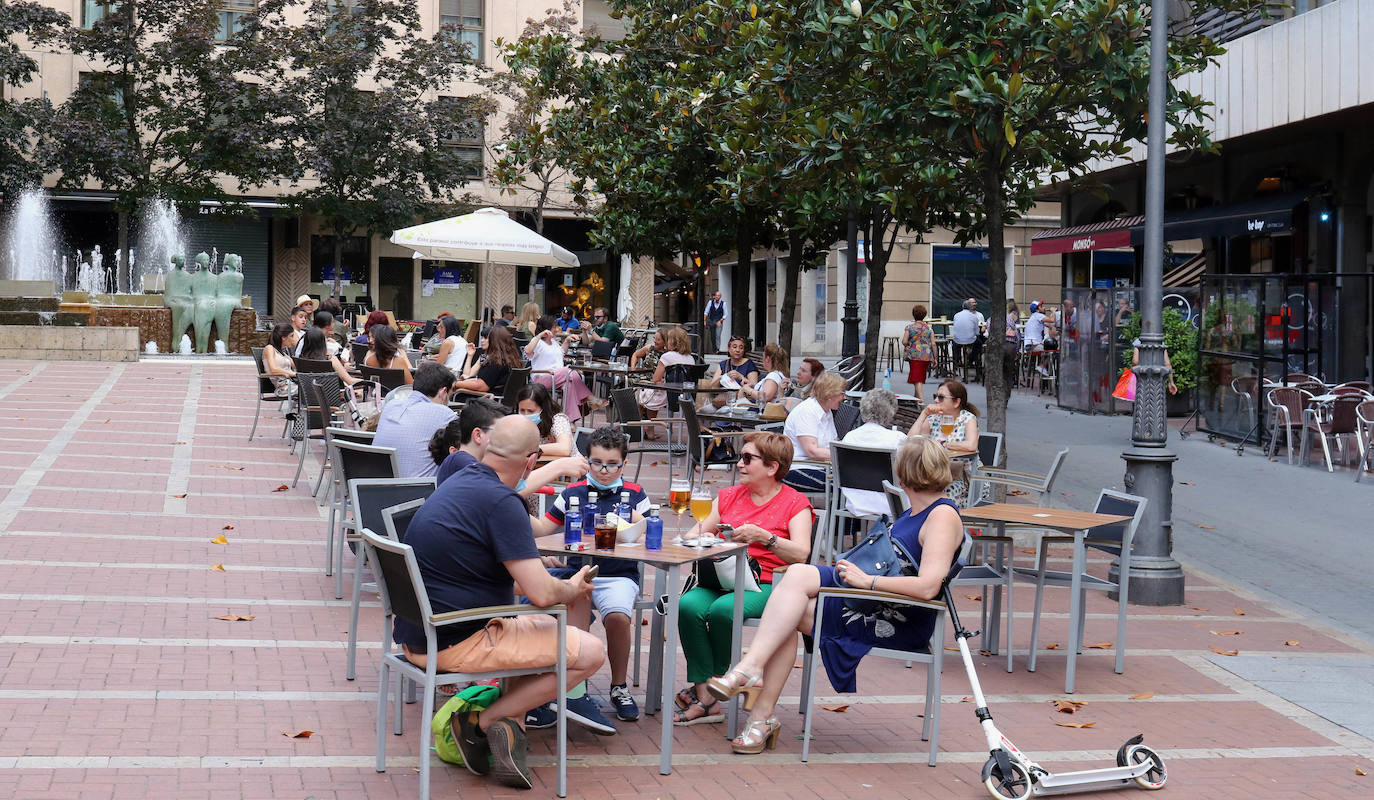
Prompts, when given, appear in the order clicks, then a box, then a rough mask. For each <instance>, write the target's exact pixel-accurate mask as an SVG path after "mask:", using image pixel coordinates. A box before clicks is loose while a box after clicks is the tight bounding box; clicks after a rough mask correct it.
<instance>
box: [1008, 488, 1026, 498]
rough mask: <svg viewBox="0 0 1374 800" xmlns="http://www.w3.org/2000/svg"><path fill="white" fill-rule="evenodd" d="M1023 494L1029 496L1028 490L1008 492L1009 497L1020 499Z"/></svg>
mask: <svg viewBox="0 0 1374 800" xmlns="http://www.w3.org/2000/svg"><path fill="white" fill-rule="evenodd" d="M1023 494H1027V492H1026V490H1024V489H1012V490H1011V491H1009V492H1007V496H1009V497H1019V496H1020V495H1023Z"/></svg>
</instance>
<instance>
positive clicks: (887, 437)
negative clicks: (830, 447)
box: [840, 389, 906, 517]
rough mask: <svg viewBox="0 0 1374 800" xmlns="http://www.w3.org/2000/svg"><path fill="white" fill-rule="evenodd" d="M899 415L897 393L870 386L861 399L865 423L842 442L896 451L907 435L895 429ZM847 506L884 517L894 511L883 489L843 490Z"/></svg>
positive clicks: (860, 417) (860, 406)
mask: <svg viewBox="0 0 1374 800" xmlns="http://www.w3.org/2000/svg"><path fill="white" fill-rule="evenodd" d="M895 416H897V396H896V395H895V394H893V393H892V392H889V391H888V390H886V389H870V390H869V391H868V392H867V393H865V394H864V396H863V399H862V400H860V401H859V420H860V421H861V422H862V423H863V424H862V425H860V426H859V427H857V428H855V429H854V430H852V431H850V432H849V433H846V434H845V435H844V438H843V439H841V440H840V441H841V442H843V443H844V444H857V445H863V446H864V447H881V448H883V449H884V450H891V451H893V452H896V450H897V448H898V447H901V446H902V442H904V441H906V434H905V433H902V432H901V431H894V430H892V419H893V417H895ZM844 500H845V508H846V509H847V510H848V511H849V513H851V514H871V515H873V516H875V517H881V516H882V515H884V514H889V515H890V514H891V513H892V512H891V510H890V509H889V507H888V504H887V498H886V497H884V496H883V493H882V492H870V491H866V490H864V489H845V490H844Z"/></svg>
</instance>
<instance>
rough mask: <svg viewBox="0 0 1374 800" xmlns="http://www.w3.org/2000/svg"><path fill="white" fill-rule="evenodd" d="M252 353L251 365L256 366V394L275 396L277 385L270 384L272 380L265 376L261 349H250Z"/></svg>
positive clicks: (265, 369)
mask: <svg viewBox="0 0 1374 800" xmlns="http://www.w3.org/2000/svg"><path fill="white" fill-rule="evenodd" d="M251 349H252V351H253V363H254V364H257V365H258V394H276V393H277V385H276V384H275V383H273V382H272V378H271V377H270V376H269V375H268V374H267V367H266V366H264V364H263V360H262V351H263V348H261V347H254V348H251Z"/></svg>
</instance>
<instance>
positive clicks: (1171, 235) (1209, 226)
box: [1164, 192, 1307, 242]
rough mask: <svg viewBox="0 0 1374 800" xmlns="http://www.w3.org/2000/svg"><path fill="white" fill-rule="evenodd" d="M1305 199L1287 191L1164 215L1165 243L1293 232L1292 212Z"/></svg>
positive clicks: (1296, 193) (1298, 194)
mask: <svg viewBox="0 0 1374 800" xmlns="http://www.w3.org/2000/svg"><path fill="white" fill-rule="evenodd" d="M1305 200H1307V195H1305V194H1303V193H1302V192H1290V193H1285V194H1271V195H1266V196H1264V197H1257V198H1255V199H1254V200H1246V201H1245V202H1242V203H1232V204H1231V205H1225V206H1212V207H1211V208H1199V209H1194V210H1191V211H1176V212H1172V213H1169V214H1165V215H1164V240H1165V241H1169V242H1177V241H1180V240H1182V239H1209V238H1211V237H1214V236H1219V237H1222V238H1229V237H1231V236H1246V235H1251V236H1253V235H1256V234H1267V235H1270V236H1275V235H1279V236H1281V235H1284V234H1288V233H1292V232H1293V209H1294V207H1296V206H1297V205H1298V204H1299V203H1302V202H1304V201H1305Z"/></svg>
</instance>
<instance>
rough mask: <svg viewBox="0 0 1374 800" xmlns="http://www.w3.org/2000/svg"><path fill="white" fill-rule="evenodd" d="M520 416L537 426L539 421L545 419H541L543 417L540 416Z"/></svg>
mask: <svg viewBox="0 0 1374 800" xmlns="http://www.w3.org/2000/svg"><path fill="white" fill-rule="evenodd" d="M520 416H522V417H524V418H525V419H527V420H529V421H530V422H533V423H534V424H535V425H538V424H539V420H541V419H543V417H541V416H540V415H538V414H521V415H520Z"/></svg>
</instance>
